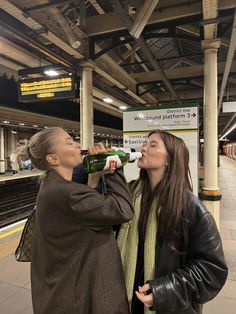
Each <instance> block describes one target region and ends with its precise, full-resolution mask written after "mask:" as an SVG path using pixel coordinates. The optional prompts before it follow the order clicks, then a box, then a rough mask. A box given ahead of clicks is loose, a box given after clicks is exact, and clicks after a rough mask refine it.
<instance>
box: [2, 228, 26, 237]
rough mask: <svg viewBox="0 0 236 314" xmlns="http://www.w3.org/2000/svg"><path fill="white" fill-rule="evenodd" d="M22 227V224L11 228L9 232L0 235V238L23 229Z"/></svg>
mask: <svg viewBox="0 0 236 314" xmlns="http://www.w3.org/2000/svg"><path fill="white" fill-rule="evenodd" d="M23 228H24V226H21V227H18V228H16V229H13V230H11V231H9V232H6V233H4V234H3V235H0V239H2V238H5V237H7V236H9V235H11V234H13V233H16V232H19V231H21V230H23Z"/></svg>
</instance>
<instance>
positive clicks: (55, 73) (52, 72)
mask: <svg viewBox="0 0 236 314" xmlns="http://www.w3.org/2000/svg"><path fill="white" fill-rule="evenodd" d="M44 74H46V75H48V76H57V75H59V73H58V72H57V71H55V70H46V71H44Z"/></svg>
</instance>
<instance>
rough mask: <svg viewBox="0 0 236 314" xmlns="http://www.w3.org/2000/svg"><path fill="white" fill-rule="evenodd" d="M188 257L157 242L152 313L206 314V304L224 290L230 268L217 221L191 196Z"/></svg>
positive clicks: (187, 229) (186, 242) (184, 246)
mask: <svg viewBox="0 0 236 314" xmlns="http://www.w3.org/2000/svg"><path fill="white" fill-rule="evenodd" d="M186 224H187V228H186V237H185V240H184V243H183V249H184V254H182V255H177V254H175V253H173V252H172V251H171V250H170V249H169V248H168V247H167V246H166V245H165V243H163V242H160V241H157V247H156V276H155V278H157V279H154V280H150V281H149V283H150V285H151V288H152V293H153V296H154V305H153V307H152V308H150V310H151V311H154V310H155V311H157V312H158V314H167V313H175V314H180V313H181V314H196V313H202V304H203V303H205V302H207V301H210V300H211V299H213V298H214V297H215V296H216V295H217V293H218V292H219V291H220V290H221V288H222V287H223V285H224V283H225V281H226V278H227V274H228V269H227V266H226V263H225V259H224V253H223V249H222V242H221V238H220V235H219V232H218V229H217V227H216V224H215V221H214V219H213V217H212V216H211V214H210V213H209V212H208V211H207V209H206V208H205V207H204V206H203V205H202V204H201V203H200V201H199V200H198V199H197V198H196V197H195V196H194V195H193V194H191V196H190V203H189V207H188V214H187V221H186Z"/></svg>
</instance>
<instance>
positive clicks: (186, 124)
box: [123, 105, 198, 132]
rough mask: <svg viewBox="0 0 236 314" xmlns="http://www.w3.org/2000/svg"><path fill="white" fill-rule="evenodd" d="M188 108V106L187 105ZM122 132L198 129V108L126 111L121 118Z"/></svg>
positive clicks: (159, 108) (160, 108) (146, 108)
mask: <svg viewBox="0 0 236 314" xmlns="http://www.w3.org/2000/svg"><path fill="white" fill-rule="evenodd" d="M188 106H189V105H188ZM123 126H124V131H125V132H126V131H137V130H143V131H148V130H153V129H162V130H163V129H164V130H173V129H174V130H178V129H197V128H198V107H196V106H195V107H181V108H176V107H175V108H173V107H172V108H165V106H159V107H155V109H153V108H152V109H149V108H148V107H145V108H142V109H140V110H139V109H138V110H137V109H136V110H135V111H126V112H125V113H124V117H123Z"/></svg>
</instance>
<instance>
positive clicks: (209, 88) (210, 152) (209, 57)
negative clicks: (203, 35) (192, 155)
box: [202, 39, 221, 227]
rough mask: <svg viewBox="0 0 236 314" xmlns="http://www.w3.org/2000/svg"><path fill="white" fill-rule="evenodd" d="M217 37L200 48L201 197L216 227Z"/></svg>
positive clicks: (217, 188) (217, 210) (219, 195)
mask: <svg viewBox="0 0 236 314" xmlns="http://www.w3.org/2000/svg"><path fill="white" fill-rule="evenodd" d="M219 47H220V41H219V40H218V39H214V40H203V41H202V48H203V50H204V170H205V176H204V186H203V188H202V199H203V203H204V204H205V206H206V207H207V209H208V210H209V211H210V212H211V213H212V215H213V217H214V218H215V221H216V224H217V226H218V227H219V222H220V202H219V201H220V199H221V193H220V190H219V186H218V169H217V156H218V152H217V151H218V107H217V95H218V90H217V51H218V48H219Z"/></svg>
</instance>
